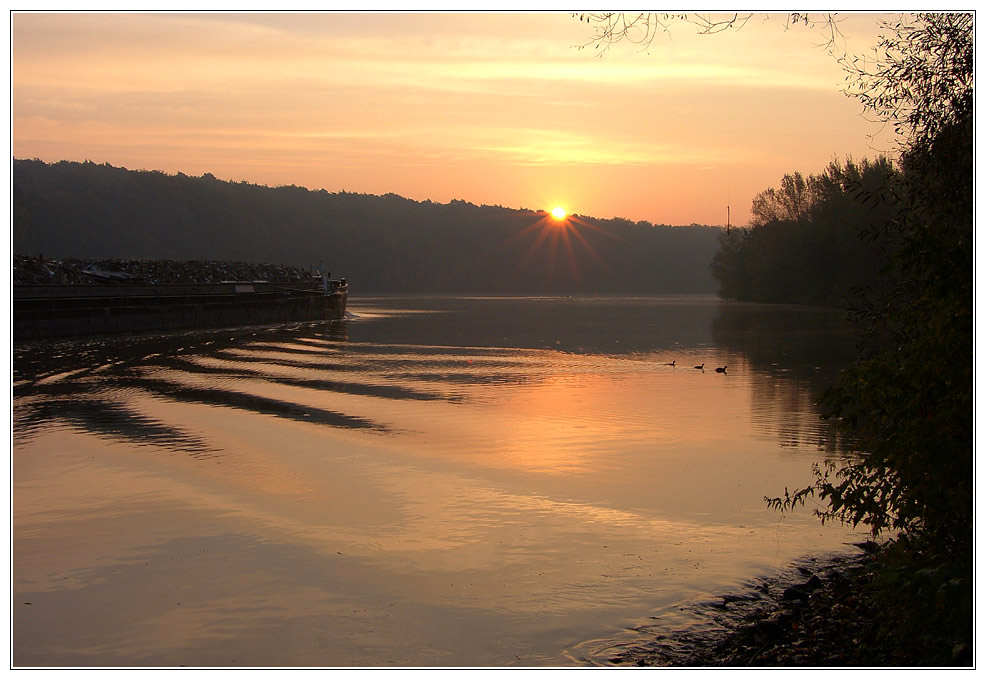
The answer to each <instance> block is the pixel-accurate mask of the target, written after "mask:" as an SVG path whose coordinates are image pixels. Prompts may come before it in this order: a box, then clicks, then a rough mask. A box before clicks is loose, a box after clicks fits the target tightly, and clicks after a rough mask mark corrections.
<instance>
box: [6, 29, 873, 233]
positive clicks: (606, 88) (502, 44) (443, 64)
mask: <svg viewBox="0 0 986 680" xmlns="http://www.w3.org/2000/svg"><path fill="white" fill-rule="evenodd" d="M880 16H884V17H887V16H890V15H873V14H865V15H864V14H849V15H846V16H845V20H844V21H843V22H842V23H841V24H840V30H841V31H842V32H843V34H844V36H845V38H846V43H845V45H844V47H845V49H846V50H847V51H849V52H850V53H865V52H867V51H869V49H870V48H871V47H872V45H873V44H875V39H876V35H877V33H878V26H877V21H878V18H879V17H880ZM784 23H785V16H784V15H783V14H771V15H757V16H755V17H754V19H753V20H751V21H750V22H749V23H747V25H746V26H745V27H743V28H742V29H741V30H738V31H730V32H727V33H722V34H718V35H713V36H699V35H696V33H695V29H694V27H692V26H690V25H688V24H679V25H676V26H675V27H673V29H672V30H671V31H670V32H669V33H668V34H661V35H659V36H658V37H657V39H656V40H655V41H654V42H653V43H652V44H651V45H650V47H649V49H647V50H646V51H642V50H640V49H639V48H635V47H634V46H632V45H629V44H621V45H617V46H615V47H614V48H612V49H610V50H608V51H607V52H606V54H605V55H604V56H602V57H597V56H596V50H594V49H593V48H592V47H591V46H590V47H588V48H586V49H581V50H580V49H578V46H579V45H584V44H586V43H588V42H589V41H590V40H591V39H592V36H593V28H592V27H591V26H589V25H587V24H586V23H580V22H579V21H578V19H577V18H575V17H573V16H572V15H571V14H569V13H565V12H551V13H502V14H477V13H436V14H432V13H423V14H396V13H366V14H342V13H320V14H307V13H287V14H233V13H191V14H153V13H148V14H143V13H110V14H105V13H103V14H97V13H71V14H69V13H38V14H33V13H14V14H13V15H12V30H11V36H12V44H11V54H12V64H11V67H12V68H11V73H12V156H14V157H17V158H32V159H33V158H37V159H40V160H44V161H46V162H56V161H60V160H68V161H80V162H81V161H85V160H91V161H93V162H96V163H109V164H110V165H114V166H117V167H126V168H129V169H146V170H159V171H161V172H165V173H168V174H177V173H179V172H180V173H184V174H187V175H190V176H201V175H203V174H205V173H210V174H213V175H215V176H216V177H217V178H219V179H223V180H231V181H237V182H238V181H246V182H248V183H254V184H260V185H268V186H282V185H292V184H293V185H297V186H304V187H306V188H309V189H311V190H319V189H325V190H326V191H329V192H341V191H348V192H355V193H366V194H374V195H383V194H387V193H395V194H398V195H401V196H404V197H406V198H409V199H412V200H416V201H424V200H431V201H434V202H439V203H447V202H449V201H450V200H452V199H458V200H464V201H467V202H470V203H474V204H476V205H503V206H509V207H514V208H518V209H521V208H527V209H531V210H551V209H552V208H553V207H555V206H562V207H564V208H565V209H566V210H567V211H569V212H572V213H578V214H582V215H593V216H597V217H611V216H612V217H624V218H627V219H630V220H633V221H641V220H646V221H649V222H652V223H655V224H678V225H687V224H709V225H723V224H725V222H726V211H727V206H729V207H730V209H731V222H732V224H734V225H738V224H744V223H745V222H746V221H747V219H748V217H749V208H750V203H751V201H752V198H753V196H755V195H756V193H758V192H760V191H762V190H764V189H766V188H767V187H770V186H776V185H777V184H778V182H779V180H780V178H781V177H782V176H783V174H784V173H787V172H794V171H800V172H803V173H813V172H819V171H821V170H823V169H824V167H825V166H826V165H827V164H828V163H829V162H830V161H831V160H833V159H834V158H845V157H853V158H856V159H860V158H862V157H875V156H876V155H878V154H879V153H881V152H886V151H887V150H888V149H889V142H886V141H882V142H878V141H877V140H878V139H879V138H877V139H873V138H872V135H875V134H877V133H879V132H880V127H879V126H878V125H876V124H874V123H871V122H868V121H866V120H865V119H864V118H863V117H862V115H861V110H860V107H859V104H858V102H856V101H855V100H853V99H850V98H849V97H846V96H845V95H844V94H842V93H841V92H840V89H841V87H843V86H844V77H845V74H844V72H843V71H842V69H841V67H840V66H839V64H838V63H837V62H836V59H835V58H834V57H832V56H831V55H829V54H827V53H826V52H825V51H824V50H823V49H821V48H820V47H818V46H817V45H818V43H819V42H820V39H821V38H820V34H819V33H818V32H817V31H813V30H812V29H809V28H805V27H796V28H790V29H785V25H784Z"/></svg>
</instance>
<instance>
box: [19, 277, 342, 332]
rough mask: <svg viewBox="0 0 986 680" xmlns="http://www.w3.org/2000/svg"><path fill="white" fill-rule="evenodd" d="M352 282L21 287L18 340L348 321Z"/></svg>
mask: <svg viewBox="0 0 986 680" xmlns="http://www.w3.org/2000/svg"><path fill="white" fill-rule="evenodd" d="M347 298H348V286H347V285H346V284H345V283H342V282H332V286H331V289H330V290H328V291H325V290H323V289H322V288H321V287H316V286H311V287H299V286H298V285H297V284H292V285H287V284H282V285H277V284H268V283H266V282H231V283H228V284H217V285H214V286H205V285H195V284H189V285H184V286H182V285H172V286H153V285H147V286H139V285H122V286H117V285H106V286H72V285H69V286H51V285H48V286H15V290H14V300H13V336H14V342H20V341H25V340H36V339H42V338H57V337H70V336H81V335H104V334H116V333H140V332H147V331H162V330H187V329H194V328H224V327H238V326H259V325H271V324H280V323H292V322H299V321H327V320H333V319H341V318H343V317H344V316H345V313H346V302H347Z"/></svg>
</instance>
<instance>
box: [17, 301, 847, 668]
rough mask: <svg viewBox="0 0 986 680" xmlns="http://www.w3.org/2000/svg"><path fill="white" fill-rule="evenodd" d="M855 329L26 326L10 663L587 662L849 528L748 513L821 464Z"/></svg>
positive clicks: (572, 310)
mask: <svg viewBox="0 0 986 680" xmlns="http://www.w3.org/2000/svg"><path fill="white" fill-rule="evenodd" d="M852 350H853V345H852V340H851V334H850V329H849V327H848V325H847V323H846V321H845V319H844V314H843V313H841V312H838V311H834V310H824V309H816V308H806V307H782V306H766V305H752V304H738V303H727V302H722V301H720V300H718V299H716V298H712V297H693V296H685V297H638V298H619V297H607V298H601V297H600V298H592V297H584V298H580V297H575V298H567V297H554V298H551V297H543V298H537V297H523V298H491V297H472V298H469V297H414V296H407V297H392V298H370V297H365V298H358V297H357V298H353V299H351V300H350V313H349V315H348V318H347V319H346V320H343V321H338V322H330V323H323V324H299V325H295V326H282V327H276V328H251V329H232V330H221V331H196V332H188V333H170V334H148V335H142V336H135V337H102V338H85V339H76V340H69V341H46V342H37V343H32V344H25V345H20V346H16V347H15V348H14V353H13V361H14V376H13V408H12V418H13V436H12V440H13V452H12V475H13V477H12V511H13V521H12V530H13V541H12V544H13V555H12V568H13V574H12V590H13V604H12V607H13V615H12V625H13V636H12V637H13V663H14V665H15V666H127V667H146V666H153V667H177V666H201V667H215V666H219V667H241V666H246V667H270V666H278V667H280V666H319V667H364V666H373V667H384V666H387V667H390V666H397V667H413V666H467V667H487V666H492V667H504V666H522V667H524V666H534V667H541V666H575V665H589V664H605V663H606V659H607V651H606V650H607V649H609V648H611V647H612V646H613V645H616V644H619V643H620V642H621V641H623V640H626V639H628V637H629V636H634V635H645V634H649V632H652V631H654V630H664V631H667V630H673V629H674V628H675V627H678V626H683V625H688V623H689V621H691V620H693V619H694V616H695V615H696V614H695V611H696V608H695V607H696V605H697V603H701V602H702V601H704V600H707V599H708V598H709V597H710V596H714V595H715V594H717V593H720V594H721V593H725V592H730V591H733V590H736V589H740V588H743V587H746V586H748V585H749V584H750V580H751V579H752V578H755V577H766V576H769V575H771V574H774V573H776V572H777V571H778V570H782V569H784V568H785V567H787V566H788V565H789V564H790V563H791V562H792V561H795V560H798V559H801V558H803V557H805V556H806V555H827V554H834V553H839V552H844V551H846V550H847V544H848V543H850V542H852V541H853V540H858V539H859V534H857V533H854V532H851V531H850V530H848V529H847V528H845V527H842V526H839V525H837V524H826V525H824V526H823V525H821V524H820V522H819V521H818V520H817V519H816V518H815V517H813V516H812V515H811V512H810V508H808V509H803V510H800V511H796V512H791V513H784V514H782V513H779V512H777V511H774V510H771V509H769V508H767V507H766V505H765V503H764V496H777V495H781V494H782V493H783V492H784V489H785V488H791V489H793V488H796V487H799V486H804V485H806V484H808V483H810V482H811V481H812V470H811V468H812V464H813V463H815V462H821V461H823V460H825V459H827V458H832V457H837V456H838V455H839V450H838V446H837V444H836V443H835V441H834V438H833V436H832V432H831V431H830V430H829V429H828V425H827V424H825V423H824V422H822V421H820V420H819V418H818V415H817V413H816V410H815V407H814V402H813V395H814V394H815V393H817V391H818V390H820V389H821V388H822V387H824V385H826V384H827V383H828V382H829V381H831V380H832V378H833V377H834V375H835V374H836V372H837V370H838V369H839V368H840V367H841V366H843V365H846V364H847V363H848V362H849V361H850V360H851V358H852V355H853V351H852ZM672 362H673V365H671V364H672ZM703 364H704V369H697V368H694V367H695V366H699V365H703ZM722 366H725V367H726V370H725V372H717V371H716V370H715V369H716V368H717V367H722Z"/></svg>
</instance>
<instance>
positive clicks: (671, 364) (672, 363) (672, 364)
mask: <svg viewBox="0 0 986 680" xmlns="http://www.w3.org/2000/svg"><path fill="white" fill-rule="evenodd" d="M675 361H677V359H675V360H674V361H672V362H671V363H670V364H664V365H665V366H674V362H675Z"/></svg>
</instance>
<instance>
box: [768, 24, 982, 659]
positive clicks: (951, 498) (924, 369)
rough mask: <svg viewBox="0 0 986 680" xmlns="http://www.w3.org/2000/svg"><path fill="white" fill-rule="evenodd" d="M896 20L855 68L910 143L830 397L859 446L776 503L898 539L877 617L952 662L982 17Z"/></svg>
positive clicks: (968, 616)
mask: <svg viewBox="0 0 986 680" xmlns="http://www.w3.org/2000/svg"><path fill="white" fill-rule="evenodd" d="M887 28H888V33H887V36H886V37H885V38H884V39H883V41H881V44H880V46H879V48H878V49H879V51H878V59H877V60H876V63H877V64H878V67H877V68H876V69H875V70H873V71H872V72H870V71H865V72H864V71H860V72H859V73H858V74H857V78H858V83H859V88H860V92H861V95H860V96H861V99H862V101H863V102H864V104H865V105H866V107H867V108H868V109H870V110H871V111H872V112H873V113H875V114H877V115H878V116H881V117H882V118H883V119H884V120H886V121H887V122H888V123H890V124H893V125H894V126H895V127H896V129H897V130H898V132H900V133H901V135H902V136H903V138H904V143H903V148H902V153H901V168H902V172H901V181H900V183H899V188H898V189H897V190H896V191H894V192H893V194H892V195H893V201H892V202H891V203H890V206H891V207H892V208H893V219H892V221H891V223H890V229H891V231H892V232H893V234H894V235H895V239H896V242H897V243H898V246H897V247H896V248H895V250H894V252H893V254H892V258H891V261H890V269H889V275H890V276H891V277H892V279H891V280H892V281H893V284H894V285H893V288H892V289H891V290H890V291H889V292H888V293H887V294H885V295H883V296H882V297H880V298H878V299H877V300H876V301H875V302H874V303H871V304H868V305H864V306H862V307H860V308H859V309H857V311H856V316H857V318H858V319H859V321H860V323H861V325H862V328H863V329H864V336H863V345H862V348H861V353H860V357H859V360H858V361H857V363H856V365H855V366H854V367H853V368H852V369H850V370H847V371H844V372H843V373H842V374H841V375H840V377H839V379H838V381H837V383H836V384H835V385H834V386H833V387H832V388H831V389H829V390H828V391H827V392H826V393H825V394H824V395H823V398H822V406H823V409H824V412H825V414H826V416H827V417H829V418H831V419H833V420H835V421H836V422H837V423H838V424H839V426H840V427H841V428H842V429H843V430H844V431H845V432H847V433H848V434H850V435H851V436H852V437H853V438H854V440H855V442H856V445H855V449H856V453H857V454H858V455H857V456H855V457H854V458H852V459H851V460H850V461H848V462H847V463H846V464H845V465H843V466H842V467H841V468H840V467H835V466H829V467H826V468H825V469H820V470H819V471H818V479H817V482H816V484H815V485H814V486H813V487H811V488H808V489H802V490H800V491H797V492H795V493H793V494H787V495H786V496H785V498H784V499H772V500H770V502H771V504H773V505H777V506H781V507H783V506H785V505H792V504H796V503H798V502H803V501H804V499H805V498H807V497H808V496H810V495H818V496H819V497H821V498H822V499H825V500H826V501H827V502H828V504H829V507H828V509H826V510H825V511H823V512H820V513H819V514H820V515H821V516H822V518H823V520H824V519H836V520H841V521H845V522H849V523H851V524H853V525H858V524H862V525H865V526H868V527H869V528H870V529H871V530H872V532H873V533H874V534H876V535H879V534H887V533H889V535H890V537H891V538H892V539H893V546H892V549H891V550H889V551H888V552H887V555H888V560H889V562H888V566H887V568H886V569H885V570H884V572H883V573H882V575H881V577H880V579H879V580H878V581H877V583H876V585H877V586H878V593H877V596H876V598H877V600H878V601H880V602H881V605H882V608H883V609H884V611H886V612H888V613H889V614H890V615H891V616H889V617H887V618H885V619H884V620H882V621H881V622H880V626H879V627H880V628H886V629H889V630H891V631H893V634H894V635H897V636H901V635H903V636H906V637H909V638H913V639H914V640H916V641H917V643H920V644H922V645H925V646H926V647H927V648H928V650H929V652H928V657H929V660H930V661H931V662H934V663H941V662H942V661H941V659H943V658H945V659H948V658H950V657H951V658H953V659H960V658H966V657H967V656H969V650H971V646H972V610H973V606H972V578H973V573H972V565H973V518H974V515H973V500H974V475H973V447H974V431H973V415H974V414H973V355H972V353H973V284H974V277H973V221H974V206H973V201H974V193H973V192H974V189H973V176H974V175H973V172H974V159H973V106H972V105H973V77H972V75H973V74H972V54H973V20H972V16H971V15H969V14H925V15H919V16H918V17H917V19H916V21H915V22H914V23H903V22H902V23H897V24H894V25H890V26H888V27H887ZM888 635H889V633H888ZM935 649H938V650H942V649H944V650H946V651H945V652H940V651H938V652H933V651H932V650H935ZM946 663H947V661H946Z"/></svg>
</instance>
